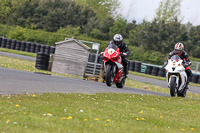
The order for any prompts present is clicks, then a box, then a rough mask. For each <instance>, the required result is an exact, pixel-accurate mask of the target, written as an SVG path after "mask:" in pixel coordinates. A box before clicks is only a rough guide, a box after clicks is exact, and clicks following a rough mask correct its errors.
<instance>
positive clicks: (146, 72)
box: [145, 66, 153, 75]
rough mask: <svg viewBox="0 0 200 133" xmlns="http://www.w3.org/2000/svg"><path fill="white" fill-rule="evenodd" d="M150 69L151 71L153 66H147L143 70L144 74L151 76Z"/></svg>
mask: <svg viewBox="0 0 200 133" xmlns="http://www.w3.org/2000/svg"><path fill="white" fill-rule="evenodd" d="M152 69H153V66H147V67H146V70H145V74H149V75H151V72H152Z"/></svg>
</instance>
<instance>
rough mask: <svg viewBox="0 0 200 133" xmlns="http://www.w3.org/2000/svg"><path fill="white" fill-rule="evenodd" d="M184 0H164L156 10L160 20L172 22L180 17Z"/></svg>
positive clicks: (157, 18) (157, 17)
mask: <svg viewBox="0 0 200 133" xmlns="http://www.w3.org/2000/svg"><path fill="white" fill-rule="evenodd" d="M181 2H182V0H162V1H161V2H160V5H159V7H158V9H157V12H156V20H157V21H158V22H162V21H164V22H166V23H167V22H172V21H175V20H176V19H178V18H179V17H180V13H181V10H180V8H181Z"/></svg>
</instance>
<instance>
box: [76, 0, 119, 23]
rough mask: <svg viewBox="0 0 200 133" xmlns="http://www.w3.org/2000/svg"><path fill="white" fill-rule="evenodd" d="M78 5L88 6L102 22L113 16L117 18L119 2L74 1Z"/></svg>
mask: <svg viewBox="0 0 200 133" xmlns="http://www.w3.org/2000/svg"><path fill="white" fill-rule="evenodd" d="M72 1H75V2H76V3H77V4H81V5H84V6H88V7H89V8H91V9H92V10H93V11H94V12H95V13H96V14H97V16H98V17H99V18H100V20H105V19H106V18H107V17H110V16H112V15H114V16H117V15H116V14H117V8H119V5H120V3H119V1H118V0H72Z"/></svg>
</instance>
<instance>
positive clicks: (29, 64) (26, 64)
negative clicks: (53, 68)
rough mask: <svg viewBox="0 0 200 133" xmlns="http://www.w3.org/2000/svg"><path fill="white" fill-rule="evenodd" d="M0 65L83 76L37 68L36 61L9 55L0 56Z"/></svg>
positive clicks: (24, 69) (45, 72)
mask: <svg viewBox="0 0 200 133" xmlns="http://www.w3.org/2000/svg"><path fill="white" fill-rule="evenodd" d="M0 67H4V68H11V69H17V70H22V71H28V72H38V73H44V74H51V75H59V76H66V77H73V78H79V79H82V77H78V76H71V75H68V74H59V73H53V72H50V71H44V70H38V69H36V68H35V62H33V61H28V60H23V59H18V58H13V57H7V56H0Z"/></svg>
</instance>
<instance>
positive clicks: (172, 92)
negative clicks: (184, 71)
mask: <svg viewBox="0 0 200 133" xmlns="http://www.w3.org/2000/svg"><path fill="white" fill-rule="evenodd" d="M170 95H171V96H172V97H175V96H176V78H175V77H172V78H171V82H170Z"/></svg>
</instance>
